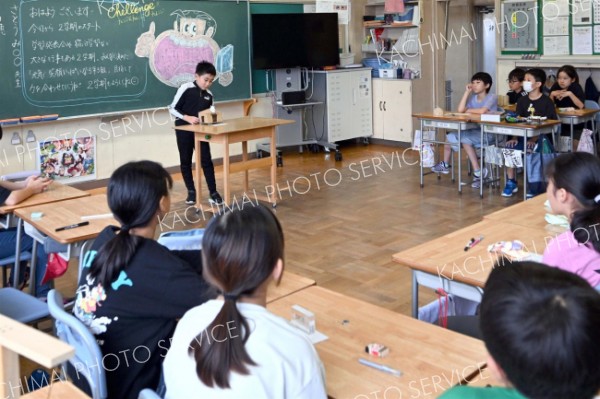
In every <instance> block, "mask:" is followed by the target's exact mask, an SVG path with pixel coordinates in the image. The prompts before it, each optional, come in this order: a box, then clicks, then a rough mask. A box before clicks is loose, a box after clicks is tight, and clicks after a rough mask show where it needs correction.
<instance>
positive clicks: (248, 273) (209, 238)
mask: <svg viewBox="0 0 600 399" xmlns="http://www.w3.org/2000/svg"><path fill="white" fill-rule="evenodd" d="M282 261H283V231H282V229H281V225H280V224H279V221H278V220H277V218H276V217H275V215H274V214H273V212H271V211H270V210H269V209H268V208H266V207H264V206H263V205H257V206H253V207H250V208H248V207H245V208H243V209H241V210H239V211H233V212H229V213H223V214H221V215H219V216H216V217H214V218H213V219H211V221H210V222H209V223H208V226H207V227H206V231H205V232H204V237H203V239H202V264H203V267H204V274H205V275H207V276H209V277H210V278H209V279H207V280H208V281H211V282H213V284H215V285H217V286H218V288H219V289H220V290H221V291H222V292H223V293H224V294H223V297H224V298H225V301H224V303H223V307H222V308H221V310H220V311H219V313H218V314H217V316H216V317H215V319H214V320H213V321H212V322H211V323H210V324H209V325H208V327H206V328H205V329H204V331H202V332H201V333H200V334H198V335H197V336H196V337H195V338H194V339H193V340H192V342H191V343H190V348H189V350H188V354H189V355H191V356H192V357H193V358H194V360H195V361H196V374H197V375H198V378H199V379H200V381H202V383H203V384H204V385H206V386H208V387H213V386H215V385H216V386H217V387H219V388H229V387H230V373H231V372H236V373H238V374H242V375H247V374H249V369H248V366H255V365H256V363H255V362H254V361H253V360H252V359H251V358H250V355H248V352H247V351H246V348H245V344H246V341H247V340H248V338H249V336H250V334H251V331H250V326H249V325H248V321H247V320H246V319H245V318H244V316H242V314H241V313H240V311H239V309H238V308H237V301H238V299H239V298H240V297H244V296H246V295H252V294H253V293H254V292H255V290H256V289H257V288H258V287H260V286H261V285H262V284H264V283H265V282H266V281H267V279H269V278H270V277H271V276H272V275H273V270H274V269H275V267H276V265H277V264H278V263H279V262H282Z"/></svg>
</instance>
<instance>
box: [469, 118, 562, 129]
mask: <svg viewBox="0 0 600 399" xmlns="http://www.w3.org/2000/svg"><path fill="white" fill-rule="evenodd" d="M479 123H481V124H482V125H495V126H502V127H507V128H512V129H527V130H538V129H543V128H547V127H550V126H555V125H559V124H560V123H561V121H559V120H554V119H547V120H545V121H542V123H523V122H520V123H512V122H506V121H501V122H488V121H485V122H479Z"/></svg>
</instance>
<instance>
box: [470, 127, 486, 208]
mask: <svg viewBox="0 0 600 399" xmlns="http://www.w3.org/2000/svg"><path fill="white" fill-rule="evenodd" d="M479 131H480V133H481V141H480V143H481V147H480V148H479V149H480V151H481V165H479V198H483V182H484V181H485V179H484V177H483V168H484V167H485V151H484V150H483V131H484V128H483V124H481V126H480V127H479ZM473 149H475V147H473ZM475 156H477V154H476V155H475ZM473 174H475V172H473Z"/></svg>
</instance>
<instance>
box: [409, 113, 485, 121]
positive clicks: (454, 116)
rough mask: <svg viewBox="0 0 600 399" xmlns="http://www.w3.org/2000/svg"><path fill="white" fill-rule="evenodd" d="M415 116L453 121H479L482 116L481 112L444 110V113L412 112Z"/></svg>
mask: <svg viewBox="0 0 600 399" xmlns="http://www.w3.org/2000/svg"><path fill="white" fill-rule="evenodd" d="M412 116H413V117H414V118H419V119H429V120H439V121H449V122H450V121H452V122H472V123H479V121H480V120H481V116H480V115H479V114H467V113H459V112H444V115H434V114H433V112H420V113H416V114H412Z"/></svg>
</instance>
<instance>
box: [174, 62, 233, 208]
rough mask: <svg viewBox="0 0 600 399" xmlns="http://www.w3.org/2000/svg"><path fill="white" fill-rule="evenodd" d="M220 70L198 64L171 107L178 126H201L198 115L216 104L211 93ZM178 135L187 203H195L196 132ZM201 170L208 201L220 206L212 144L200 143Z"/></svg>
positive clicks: (180, 132)
mask: <svg viewBox="0 0 600 399" xmlns="http://www.w3.org/2000/svg"><path fill="white" fill-rule="evenodd" d="M216 75H217V71H216V69H215V67H214V65H213V64H211V63H210V62H205V61H202V62H199V63H198V65H197V66H196V75H195V79H194V81H193V82H189V83H185V84H184V85H182V86H181V87H180V88H179V90H177V94H175V98H174V99H173V102H172V103H171V105H169V112H170V113H171V115H173V116H174V117H176V118H177V119H176V120H175V126H182V125H195V124H197V123H199V119H198V113H199V112H201V111H204V110H205V109H208V108H210V107H211V106H212V105H213V95H212V93H211V92H210V91H209V90H208V88H209V87H210V86H211V85H212V82H213V80H214V79H215V76H216ZM175 135H176V136H177V149H178V150H179V163H180V169H181V175H182V177H183V181H184V182H185V187H186V188H187V190H188V196H187V198H186V200H185V203H186V204H190V205H191V204H195V203H196V185H195V184H194V174H193V172H192V156H193V154H194V147H195V142H194V133H193V132H188V131H185V130H175ZM200 150H201V158H202V164H201V166H202V171H203V172H204V178H205V179H206V185H207V186H208V191H209V193H210V197H209V199H208V201H209V202H210V203H212V204H217V205H220V204H222V203H223V199H222V198H221V195H220V194H219V193H218V192H217V183H216V182H215V168H214V165H213V162H212V156H211V154H210V145H209V144H208V143H206V142H201V143H200Z"/></svg>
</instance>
